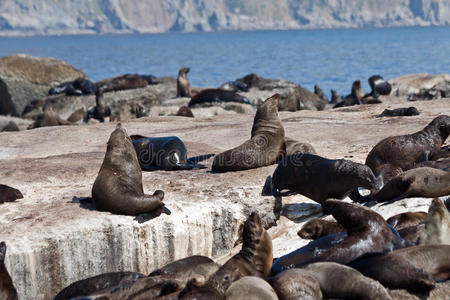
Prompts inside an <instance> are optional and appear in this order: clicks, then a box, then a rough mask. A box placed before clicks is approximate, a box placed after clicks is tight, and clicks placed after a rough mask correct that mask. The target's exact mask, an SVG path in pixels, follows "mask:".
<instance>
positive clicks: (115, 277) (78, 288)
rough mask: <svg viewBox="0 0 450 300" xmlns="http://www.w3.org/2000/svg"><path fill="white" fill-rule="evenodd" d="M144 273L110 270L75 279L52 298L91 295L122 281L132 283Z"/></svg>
mask: <svg viewBox="0 0 450 300" xmlns="http://www.w3.org/2000/svg"><path fill="white" fill-rule="evenodd" d="M144 277H145V275H144V274H141V273H135V272H111V273H105V274H100V275H97V276H93V277H90V278H86V279H83V280H80V281H76V282H74V283H72V284H70V285H69V286H67V287H65V288H64V289H63V290H61V291H60V292H59V293H58V295H56V296H55V298H54V300H66V299H72V298H75V297H80V296H88V295H92V294H94V293H96V292H98V291H101V290H104V289H108V288H112V287H115V286H117V285H119V284H121V283H122V284H123V283H132V282H134V281H136V280H137V279H139V278H144Z"/></svg>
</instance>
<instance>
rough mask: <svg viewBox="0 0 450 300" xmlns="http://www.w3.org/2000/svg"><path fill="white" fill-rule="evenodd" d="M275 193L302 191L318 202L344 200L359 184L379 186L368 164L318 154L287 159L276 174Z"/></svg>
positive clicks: (279, 166) (272, 184) (274, 181)
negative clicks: (333, 158) (332, 199)
mask: <svg viewBox="0 0 450 300" xmlns="http://www.w3.org/2000/svg"><path fill="white" fill-rule="evenodd" d="M271 187H272V194H273V195H281V196H283V195H290V194H295V193H298V194H301V195H304V196H306V197H308V198H310V199H311V200H314V201H316V202H318V203H323V202H324V201H325V200H327V199H329V198H335V199H343V198H345V197H347V196H348V195H350V193H351V192H352V191H353V190H355V189H356V188H358V187H364V188H367V189H370V190H372V189H377V188H378V182H377V179H376V178H375V176H374V175H373V173H372V170H370V168H369V167H368V166H366V165H363V164H359V163H355V162H352V161H349V160H345V159H337V160H332V159H326V158H323V157H320V156H318V155H314V154H307V153H305V154H294V155H289V156H287V157H285V158H283V159H282V160H281V161H280V162H279V163H278V166H277V168H276V169H275V172H274V173H273V176H272V182H271Z"/></svg>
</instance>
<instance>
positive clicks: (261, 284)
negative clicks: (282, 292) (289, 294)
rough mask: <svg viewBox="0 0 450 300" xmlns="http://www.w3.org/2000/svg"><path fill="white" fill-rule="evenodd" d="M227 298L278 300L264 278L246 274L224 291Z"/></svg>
mask: <svg viewBox="0 0 450 300" xmlns="http://www.w3.org/2000/svg"><path fill="white" fill-rule="evenodd" d="M225 298H226V299H227V300H241V299H246V300H278V297H277V294H276V293H275V291H274V290H273V288H272V287H271V286H270V284H268V283H267V281H265V280H264V279H261V278H259V277H255V276H246V277H243V278H241V279H239V280H237V281H235V282H233V283H232V284H231V285H230V287H229V288H228V289H227V291H226V293H225Z"/></svg>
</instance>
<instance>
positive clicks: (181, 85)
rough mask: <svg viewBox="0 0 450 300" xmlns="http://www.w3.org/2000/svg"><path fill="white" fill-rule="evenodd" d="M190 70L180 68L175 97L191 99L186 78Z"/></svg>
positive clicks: (189, 87)
mask: <svg viewBox="0 0 450 300" xmlns="http://www.w3.org/2000/svg"><path fill="white" fill-rule="evenodd" d="M190 70H191V69H190V68H181V69H180V70H179V71H178V78H177V97H191V96H192V93H191V86H190V85H189V80H188V78H187V73H189V71H190Z"/></svg>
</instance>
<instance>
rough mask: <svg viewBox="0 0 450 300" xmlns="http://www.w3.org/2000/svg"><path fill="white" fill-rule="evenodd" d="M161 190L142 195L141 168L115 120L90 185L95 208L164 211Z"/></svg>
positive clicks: (126, 211)
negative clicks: (92, 182) (114, 127)
mask: <svg viewBox="0 0 450 300" xmlns="http://www.w3.org/2000/svg"><path fill="white" fill-rule="evenodd" d="M163 198H164V192H163V191H160V190H157V191H155V193H154V194H153V196H150V195H146V194H144V190H143V187H142V171H141V167H140V166H139V161H138V158H137V156H136V151H135V150H134V147H133V144H132V143H131V139H130V137H129V136H128V134H127V133H126V131H125V129H123V128H122V125H121V124H120V123H119V124H118V125H117V127H116V130H114V131H113V133H111V136H110V138H109V141H108V147H107V149H106V154H105V158H104V160H103V164H102V166H101V167H100V171H99V173H98V175H97V178H96V179H95V182H94V185H93V187H92V200H93V201H94V204H95V207H96V208H97V209H98V210H102V211H109V212H112V213H115V214H123V215H137V214H142V213H148V212H152V211H155V210H162V211H164V212H167V213H168V210H167V209H166V208H165V207H164V203H163V202H162V200H163Z"/></svg>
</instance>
